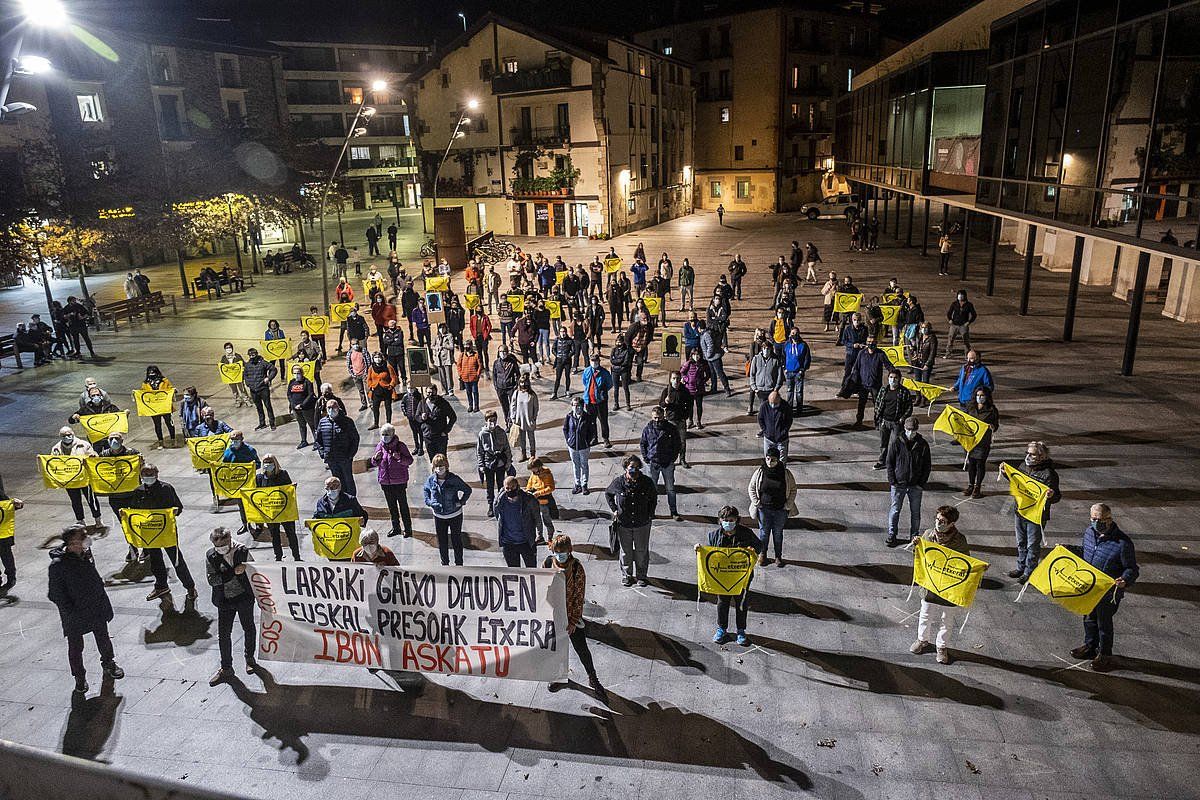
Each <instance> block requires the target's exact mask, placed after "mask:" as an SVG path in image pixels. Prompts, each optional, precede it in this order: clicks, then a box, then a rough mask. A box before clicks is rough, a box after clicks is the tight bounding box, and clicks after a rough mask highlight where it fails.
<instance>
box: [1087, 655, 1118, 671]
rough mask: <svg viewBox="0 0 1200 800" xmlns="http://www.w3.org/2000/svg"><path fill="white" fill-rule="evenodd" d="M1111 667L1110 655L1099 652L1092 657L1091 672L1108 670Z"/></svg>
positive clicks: (1111, 659)
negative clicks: (1099, 653)
mask: <svg viewBox="0 0 1200 800" xmlns="http://www.w3.org/2000/svg"><path fill="white" fill-rule="evenodd" d="M1112 668H1113V658H1112V656H1106V655H1103V654H1101V655H1098V656H1096V657H1095V658H1093V659H1092V672H1109V671H1110V670H1112Z"/></svg>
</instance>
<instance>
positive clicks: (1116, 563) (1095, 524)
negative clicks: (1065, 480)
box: [1071, 503, 1138, 672]
mask: <svg viewBox="0 0 1200 800" xmlns="http://www.w3.org/2000/svg"><path fill="white" fill-rule="evenodd" d="M1091 517H1092V520H1091V524H1090V525H1088V527H1087V528H1085V529H1084V531H1083V546H1082V548H1081V550H1082V553H1081V554H1082V556H1083V560H1084V561H1086V562H1088V563H1089V564H1091V565H1092V566H1093V567H1095V568H1096V569H1098V570H1100V571H1101V572H1103V573H1104V574H1105V575H1108V576H1109V577H1110V578H1114V579H1115V580H1116V586H1114V587H1113V588H1112V589H1111V590H1110V591H1109V592H1108V594H1106V595H1105V596H1104V597H1103V598H1102V599H1101V600H1100V602H1099V603H1097V604H1096V607H1095V608H1093V609H1092V612H1091V613H1090V614H1088V615H1087V616H1085V617H1084V618H1083V644H1082V645H1081V646H1079V647H1076V648H1075V649H1074V650H1072V651H1071V655H1072V656H1074V657H1075V658H1090V659H1091V660H1092V669H1093V670H1095V671H1096V672H1107V671H1108V670H1110V669H1112V650H1113V616H1114V615H1115V614H1116V613H1117V608H1118V607H1119V606H1120V605H1121V598H1122V597H1124V596H1125V590H1126V589H1127V588H1128V587H1130V586H1132V585H1133V583H1134V581H1136V580H1137V578H1138V563H1137V553H1135V552H1134V547H1133V540H1131V539H1130V538H1129V535H1128V534H1126V533H1125V531H1123V530H1121V529H1120V528H1118V527H1117V523H1116V522H1114V521H1113V518H1112V509H1111V508H1109V507H1108V506H1107V505H1106V504H1104V503H1096V504H1095V505H1093V506H1092V512H1091Z"/></svg>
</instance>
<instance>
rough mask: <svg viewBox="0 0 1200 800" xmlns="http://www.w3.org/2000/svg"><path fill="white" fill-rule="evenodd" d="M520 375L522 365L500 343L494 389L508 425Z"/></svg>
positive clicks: (494, 374) (493, 380)
mask: <svg viewBox="0 0 1200 800" xmlns="http://www.w3.org/2000/svg"><path fill="white" fill-rule="evenodd" d="M505 305H508V304H507V303H505ZM520 376H521V365H520V364H519V363H518V362H517V359H516V356H514V355H512V353H510V352H509V350H508V347H507V345H503V344H502V345H500V349H499V350H497V351H496V359H495V361H493V362H492V389H494V390H495V391H496V400H498V401H499V403H500V413H502V414H503V415H504V424H505V426H506V427H507V426H510V425H512V403H511V402H510V400H511V398H512V393H513V392H514V391H516V389H517V381H518V380H519V379H520Z"/></svg>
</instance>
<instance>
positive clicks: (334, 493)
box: [325, 489, 342, 500]
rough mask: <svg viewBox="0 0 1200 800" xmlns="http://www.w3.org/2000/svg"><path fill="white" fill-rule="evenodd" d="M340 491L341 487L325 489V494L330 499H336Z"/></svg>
mask: <svg viewBox="0 0 1200 800" xmlns="http://www.w3.org/2000/svg"><path fill="white" fill-rule="evenodd" d="M341 492H342V490H341V489H326V490H325V496H326V497H328V498H329V499H330V500H337V499H338V495H339V494H341Z"/></svg>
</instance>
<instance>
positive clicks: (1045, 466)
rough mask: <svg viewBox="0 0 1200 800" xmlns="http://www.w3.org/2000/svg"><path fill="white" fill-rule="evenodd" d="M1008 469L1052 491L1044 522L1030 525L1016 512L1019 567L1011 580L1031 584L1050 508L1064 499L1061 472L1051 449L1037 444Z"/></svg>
mask: <svg viewBox="0 0 1200 800" xmlns="http://www.w3.org/2000/svg"><path fill="white" fill-rule="evenodd" d="M1007 463H1008V466H1009V467H1011V468H1013V469H1016V470H1018V471H1020V472H1022V473H1023V474H1025V475H1028V476H1029V477H1031V478H1033V479H1034V480H1035V481H1038V482H1039V483H1042V484H1044V485H1046V486H1048V487H1050V496H1049V498H1048V499H1047V501H1046V510H1045V511H1044V512H1042V519H1041V522H1040V523H1038V522H1031V521H1029V520H1027V519H1025V517H1023V516H1021V515H1020V514H1018V513H1017V512H1016V508H1015V507H1014V509H1013V524H1014V525H1015V527H1016V534H1017V565H1016V566H1015V567H1013V568H1012V569H1011V570H1009V571H1008V577H1010V578H1016V579H1017V580H1019V581H1020V582H1021V583H1024V582H1025V581H1027V580H1029V576H1030V575H1031V574H1032V573H1033V570H1034V567H1036V566H1037V565H1038V561H1040V560H1041V555H1042V538H1043V536H1044V534H1045V530H1046V525H1047V523H1049V522H1050V507H1051V506H1052V505H1054V504H1055V503H1057V502H1058V501H1059V500H1061V499H1062V494H1061V493H1060V492H1059V489H1058V470H1057V469H1055V468H1054V461H1053V460H1051V458H1050V448H1049V447H1047V446H1046V443H1045V442H1040V441H1034V442H1030V443H1029V444H1028V445H1026V446H1025V458H1024V460H1022V461H1020V462H1019V463H1013V462H1011V461H1009V462H1007ZM1002 479H1004V477H1003V473H1001V472H999V471H997V473H996V480H1002Z"/></svg>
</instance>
